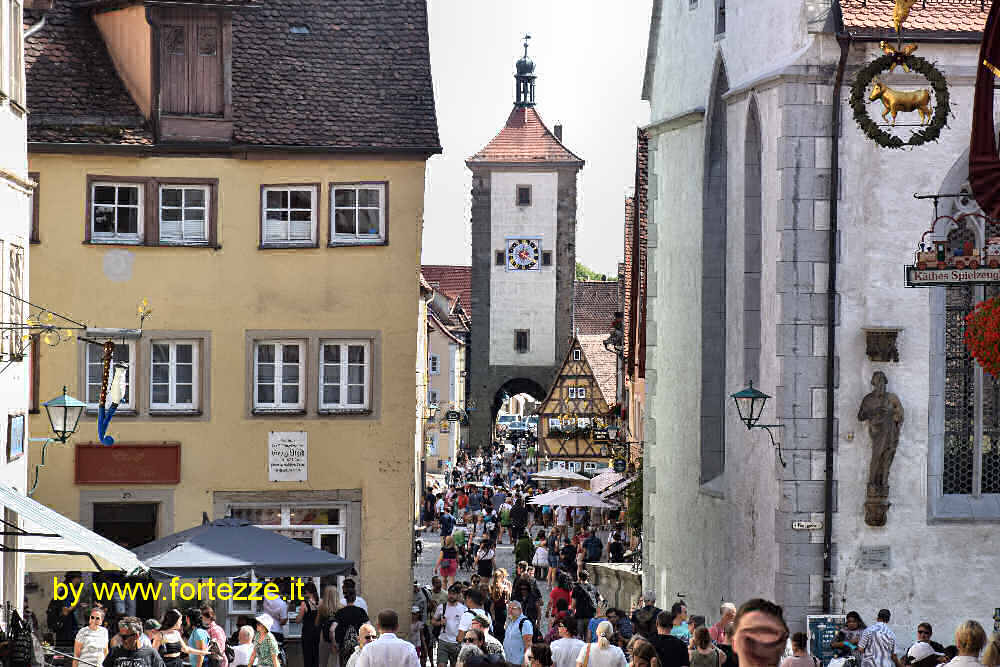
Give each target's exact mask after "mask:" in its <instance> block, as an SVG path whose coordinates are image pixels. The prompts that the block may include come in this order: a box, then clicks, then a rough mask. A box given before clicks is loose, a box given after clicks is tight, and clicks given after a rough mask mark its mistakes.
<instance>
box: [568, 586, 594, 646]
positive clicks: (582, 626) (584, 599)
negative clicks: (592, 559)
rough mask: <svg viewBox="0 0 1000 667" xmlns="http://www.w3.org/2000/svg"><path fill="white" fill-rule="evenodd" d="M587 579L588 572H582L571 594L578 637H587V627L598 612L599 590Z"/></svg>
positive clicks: (571, 606)
mask: <svg viewBox="0 0 1000 667" xmlns="http://www.w3.org/2000/svg"><path fill="white" fill-rule="evenodd" d="M587 579H588V575H587V571H586V570H581V571H580V575H579V580H578V581H577V582H576V584H575V585H574V586H573V590H572V591H571V593H570V596H571V597H572V602H571V604H570V609H571V610H572V612H571V613H572V614H573V616H575V617H576V627H577V631H576V634H577V636H578V637H586V636H587V626H588V625H589V624H590V619H592V618H593V617H594V614H595V613H596V612H597V603H598V599H597V598H598V593H597V589H595V588H594V587H593V585H592V584H590V583H589V582H588V581H587Z"/></svg>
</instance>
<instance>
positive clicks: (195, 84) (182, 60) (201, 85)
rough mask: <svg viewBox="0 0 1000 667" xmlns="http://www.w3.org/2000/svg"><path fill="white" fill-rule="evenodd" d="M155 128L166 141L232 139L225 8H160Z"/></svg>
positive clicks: (228, 26)
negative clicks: (156, 125) (156, 124)
mask: <svg viewBox="0 0 1000 667" xmlns="http://www.w3.org/2000/svg"><path fill="white" fill-rule="evenodd" d="M155 13H156V16H155V19H154V20H155V24H154V25H158V27H159V30H158V31H157V32H158V34H159V47H158V48H157V49H155V51H156V54H157V56H158V61H159V62H158V68H157V70H158V73H159V89H158V91H157V95H158V104H157V109H158V121H159V122H158V127H159V134H160V138H161V139H162V140H166V141H171V140H172V141H229V140H230V139H231V138H232V127H233V123H232V82H231V81H230V79H229V76H228V74H227V73H228V72H229V71H230V69H231V68H230V67H227V63H229V62H231V60H232V54H231V43H232V39H231V38H227V35H231V33H232V18H231V15H230V13H229V12H227V11H221V10H217V9H205V8H192V7H189V6H183V7H177V6H159V7H157V8H156V12H155Z"/></svg>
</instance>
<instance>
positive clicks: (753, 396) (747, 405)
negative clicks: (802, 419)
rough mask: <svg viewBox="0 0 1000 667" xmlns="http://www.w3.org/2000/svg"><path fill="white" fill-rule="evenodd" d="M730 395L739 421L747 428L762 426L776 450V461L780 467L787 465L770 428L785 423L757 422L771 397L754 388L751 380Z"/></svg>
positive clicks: (779, 444)
mask: <svg viewBox="0 0 1000 667" xmlns="http://www.w3.org/2000/svg"><path fill="white" fill-rule="evenodd" d="M732 397H733V401H734V402H735V403H736V411H737V412H738V413H739V415H740V421H742V422H743V423H744V424H746V427H747V430H748V431H749V430H752V429H755V428H762V429H764V430H765V431H767V435H768V436H769V437H770V438H771V444H772V445H773V446H774V447H775V448H776V449H777V450H778V461H780V462H781V465H782V467H787V466H786V464H785V459H784V458H782V456H781V443H780V442H775V440H774V434H773V433H771V429H772V428H784V427H785V425H784V424H758V423H757V422H759V421H760V416H761V414H763V412H764V405H765V404H766V403H767V399H769V398H771V397H770V396H768V395H767V394H765V393H764V392H762V391H760V390H759V389H754V387H753V381H751V382H750V386H749V387H747V388H746V389H742V390H740V391H738V392H736V393H735V394H732Z"/></svg>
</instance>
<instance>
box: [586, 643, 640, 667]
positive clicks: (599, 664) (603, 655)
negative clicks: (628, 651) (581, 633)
mask: <svg viewBox="0 0 1000 667" xmlns="http://www.w3.org/2000/svg"><path fill="white" fill-rule="evenodd" d="M586 659H587V645H586V644H584V645H583V646H582V647H581V648H580V653H579V655H577V656H576V661H577V662H579V663H580V664H581V665H582V664H583V663H584V661H585V660H586ZM587 667H628V663H626V662H625V654H624V653H622V650H621V649H620V648H618V647H617V646H609V647H607V648H605V649H602V648H598V647H597V644H593V645H591V647H590V662H588V663H587Z"/></svg>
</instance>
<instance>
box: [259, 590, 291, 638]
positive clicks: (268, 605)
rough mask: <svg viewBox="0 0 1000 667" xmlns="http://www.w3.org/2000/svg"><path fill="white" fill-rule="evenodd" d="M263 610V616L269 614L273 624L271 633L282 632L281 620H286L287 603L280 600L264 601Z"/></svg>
mask: <svg viewBox="0 0 1000 667" xmlns="http://www.w3.org/2000/svg"><path fill="white" fill-rule="evenodd" d="M262 606H263V610H264V613H265V614H269V615H270V616H271V618H272V619H274V622H273V623H271V632H284V630H282V629H281V619H283V618H284V619H287V618H288V603H287V602H285V601H284V600H282V599H281V598H275V599H274V600H264V604H263V605H262Z"/></svg>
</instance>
